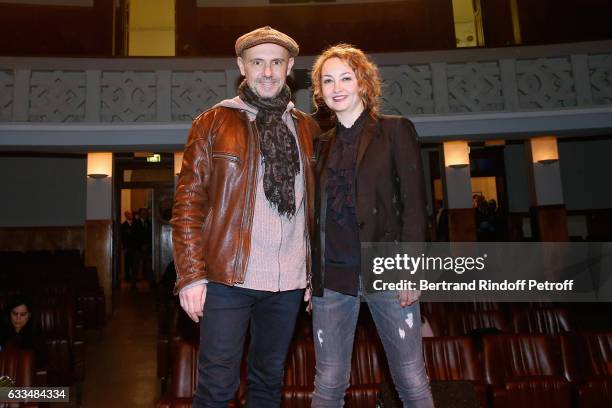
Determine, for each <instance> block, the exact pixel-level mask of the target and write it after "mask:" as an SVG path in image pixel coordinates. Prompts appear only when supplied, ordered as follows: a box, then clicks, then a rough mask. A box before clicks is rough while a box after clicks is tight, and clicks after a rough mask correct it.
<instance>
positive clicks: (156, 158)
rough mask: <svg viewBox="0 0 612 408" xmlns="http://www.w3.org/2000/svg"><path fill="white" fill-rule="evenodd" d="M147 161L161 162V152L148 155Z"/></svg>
mask: <svg viewBox="0 0 612 408" xmlns="http://www.w3.org/2000/svg"><path fill="white" fill-rule="evenodd" d="M147 162H149V163H159V162H161V154H154V155H151V156H147Z"/></svg>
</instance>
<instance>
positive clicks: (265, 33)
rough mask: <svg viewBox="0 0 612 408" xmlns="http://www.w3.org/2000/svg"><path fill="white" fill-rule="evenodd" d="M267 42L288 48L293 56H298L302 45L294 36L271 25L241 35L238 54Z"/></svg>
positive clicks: (237, 43)
mask: <svg viewBox="0 0 612 408" xmlns="http://www.w3.org/2000/svg"><path fill="white" fill-rule="evenodd" d="M265 43H272V44H276V45H280V46H281V47H284V48H286V49H287V51H289V55H290V56H291V57H297V55H298V54H299V53H300V47H299V46H298V44H297V43H296V42H295V40H294V39H293V38H291V37H289V36H288V35H287V34H284V33H281V32H280V31H278V30H275V29H273V28H272V27H270V26H265V27H260V28H258V29H256V30H253V31H251V32H249V33H246V34H244V35H242V36H240V37H239V38H238V39H237V40H236V45H235V48H236V55H237V56H240V55H241V54H242V52H243V51H244V50H246V49H248V48H251V47H254V46H256V45H259V44H265Z"/></svg>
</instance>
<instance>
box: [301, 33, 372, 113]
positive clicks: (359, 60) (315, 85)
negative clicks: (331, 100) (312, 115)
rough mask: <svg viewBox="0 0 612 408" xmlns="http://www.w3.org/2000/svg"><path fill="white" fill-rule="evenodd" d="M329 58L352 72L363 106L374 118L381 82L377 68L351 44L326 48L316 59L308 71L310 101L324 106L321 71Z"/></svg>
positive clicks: (317, 105)
mask: <svg viewBox="0 0 612 408" xmlns="http://www.w3.org/2000/svg"><path fill="white" fill-rule="evenodd" d="M330 58H339V59H340V60H342V61H343V62H344V63H346V64H347V65H348V66H349V67H351V69H352V70H353V71H355V77H356V78H357V85H359V89H360V91H359V94H360V96H361V100H362V101H363V105H364V107H365V108H366V109H368V110H369V111H370V115H372V117H374V118H376V117H378V114H379V109H380V95H381V81H380V75H379V73H378V67H377V66H376V64H374V63H373V62H372V61H371V60H370V59H369V58H368V56H367V55H366V54H365V53H364V52H363V51H361V50H360V49H359V48H356V47H354V46H352V45H351V44H344V43H340V44H337V45H333V46H331V47H328V48H327V49H326V50H325V51H323V53H322V54H321V55H319V56H318V57H317V59H316V60H315V63H314V64H313V66H312V71H310V78H311V81H312V101H313V103H314V104H315V106H316V107H317V108H318V107H319V106H324V105H325V102H324V101H323V91H322V87H321V71H322V68H323V64H324V63H325V61H327V60H328V59H330Z"/></svg>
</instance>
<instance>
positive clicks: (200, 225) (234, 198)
mask: <svg viewBox="0 0 612 408" xmlns="http://www.w3.org/2000/svg"><path fill="white" fill-rule="evenodd" d="M291 115H292V117H293V119H294V123H295V129H296V130H297V134H298V141H299V146H298V147H299V149H300V153H301V158H302V161H303V168H304V175H305V180H304V185H305V187H306V214H307V220H306V226H307V229H308V231H306V233H307V236H308V237H310V236H311V235H312V231H313V219H314V206H313V203H314V169H313V163H314V160H313V147H312V146H313V139H314V138H315V137H317V136H318V134H319V127H318V125H317V124H316V122H315V121H314V120H313V119H312V118H310V117H309V116H307V115H306V114H304V113H303V112H301V111H299V110H297V109H293V110H292V111H291ZM259 160H260V156H259V141H258V132H257V127H256V126H255V123H254V122H250V121H249V119H248V116H247V113H246V112H245V111H242V110H238V109H231V108H227V107H216V108H213V109H211V110H209V111H206V112H204V113H203V114H202V115H200V116H199V117H198V118H197V119H196V120H195V121H194V123H193V126H192V128H191V132H190V134H189V139H188V141H187V146H186V149H185V153H184V156H183V166H182V169H181V174H180V175H179V180H178V183H177V188H176V194H175V202H174V208H173V212H172V221H171V223H172V240H173V246H174V262H175V266H176V273H177V280H176V285H175V288H174V292H175V294H176V293H178V292H179V291H180V290H181V289H182V288H183V287H185V286H187V285H189V284H190V283H193V282H195V281H198V280H202V279H208V280H209V281H213V282H219V283H224V284H226V285H234V284H236V283H242V282H244V276H245V272H246V267H247V261H248V259H249V250H250V240H251V223H252V220H253V209H254V204H255V193H256V180H257V171H258V167H259ZM307 264H308V273H310V267H311V262H310V259H309V260H308V262H307Z"/></svg>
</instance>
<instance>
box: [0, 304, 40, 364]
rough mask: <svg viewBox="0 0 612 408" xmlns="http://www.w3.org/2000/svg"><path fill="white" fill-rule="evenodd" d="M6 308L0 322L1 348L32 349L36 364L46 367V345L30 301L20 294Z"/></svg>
mask: <svg viewBox="0 0 612 408" xmlns="http://www.w3.org/2000/svg"><path fill="white" fill-rule="evenodd" d="M5 310H6V312H5V313H4V316H3V319H2V322H0V350H6V349H11V348H18V349H25V350H32V351H33V352H34V356H35V358H36V366H37V367H44V366H45V364H46V353H45V345H44V341H43V339H42V336H41V335H40V333H38V331H37V330H36V329H35V327H34V323H33V321H32V307H31V306H30V302H29V301H28V300H27V299H26V298H24V297H21V296H19V297H17V298H15V299H13V300H12V301H11V302H9V304H8V305H7V307H6V309H5Z"/></svg>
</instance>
